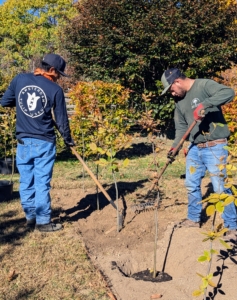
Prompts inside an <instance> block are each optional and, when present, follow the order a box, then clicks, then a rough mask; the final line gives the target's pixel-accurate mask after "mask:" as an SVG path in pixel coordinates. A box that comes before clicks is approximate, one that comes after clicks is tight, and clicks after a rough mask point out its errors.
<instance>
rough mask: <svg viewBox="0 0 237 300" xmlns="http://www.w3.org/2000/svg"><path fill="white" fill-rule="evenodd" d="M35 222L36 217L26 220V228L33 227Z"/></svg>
mask: <svg viewBox="0 0 237 300" xmlns="http://www.w3.org/2000/svg"><path fill="white" fill-rule="evenodd" d="M35 224H36V219H30V220H26V227H27V228H28V229H34V228H35Z"/></svg>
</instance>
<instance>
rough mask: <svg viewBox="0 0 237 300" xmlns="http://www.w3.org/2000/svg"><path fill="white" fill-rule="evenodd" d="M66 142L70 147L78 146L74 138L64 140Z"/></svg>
mask: <svg viewBox="0 0 237 300" xmlns="http://www.w3.org/2000/svg"><path fill="white" fill-rule="evenodd" d="M64 144H65V145H66V146H68V147H73V146H76V144H75V143H74V141H73V139H71V140H67V141H65V140H64Z"/></svg>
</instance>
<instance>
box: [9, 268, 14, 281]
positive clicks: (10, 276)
mask: <svg viewBox="0 0 237 300" xmlns="http://www.w3.org/2000/svg"><path fill="white" fill-rule="evenodd" d="M15 275H16V271H15V270H11V271H10V272H9V273H8V276H7V280H8V281H12V280H13V279H14V277H15Z"/></svg>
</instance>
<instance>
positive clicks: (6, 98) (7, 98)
mask: <svg viewBox="0 0 237 300" xmlns="http://www.w3.org/2000/svg"><path fill="white" fill-rule="evenodd" d="M17 78H18V76H16V77H15V78H14V79H13V80H12V81H11V83H10V85H9V86H8V88H7V90H6V92H5V93H4V94H3V96H2V99H1V102H0V104H1V105H2V107H14V106H16V95H15V86H16V81H17Z"/></svg>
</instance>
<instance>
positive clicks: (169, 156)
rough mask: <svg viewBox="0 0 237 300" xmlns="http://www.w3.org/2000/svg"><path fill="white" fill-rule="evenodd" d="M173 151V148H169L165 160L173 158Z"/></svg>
mask: <svg viewBox="0 0 237 300" xmlns="http://www.w3.org/2000/svg"><path fill="white" fill-rule="evenodd" d="M173 151H174V148H170V150H169V152H168V153H167V158H174V155H173ZM176 155H177V154H176Z"/></svg>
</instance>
